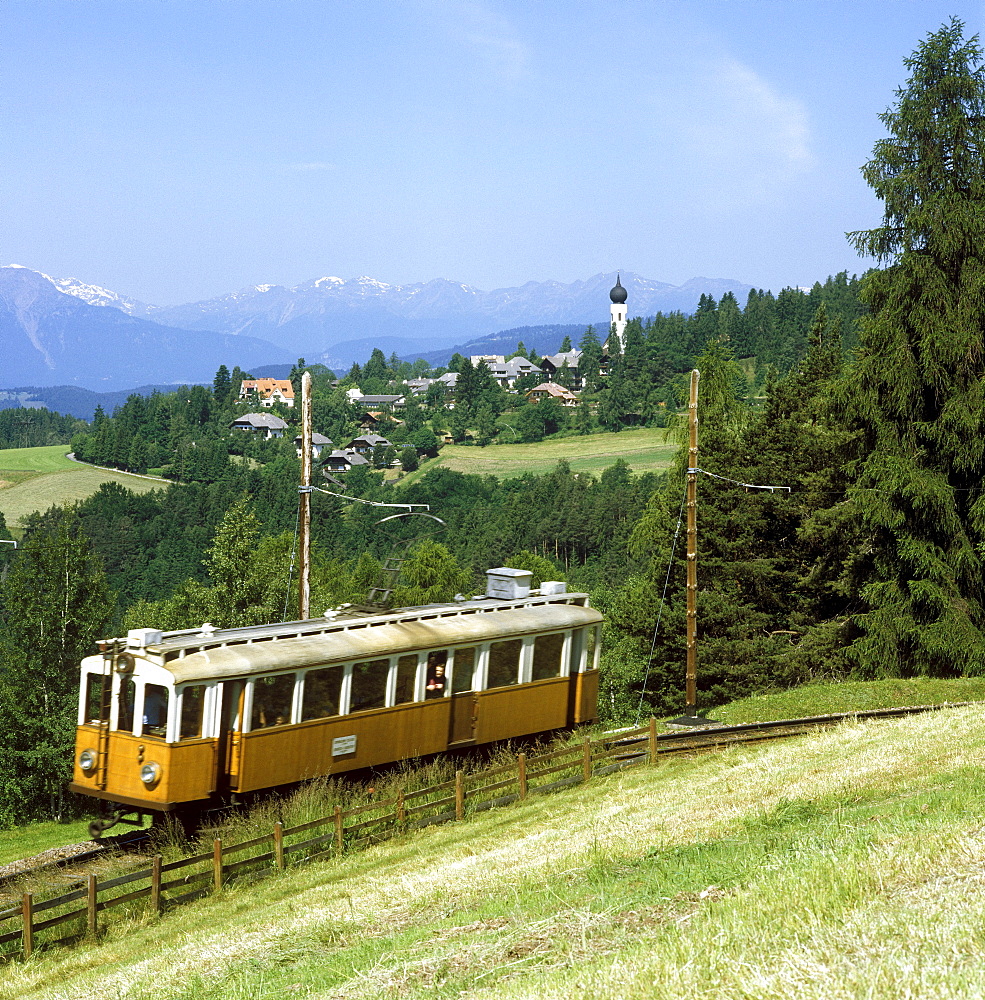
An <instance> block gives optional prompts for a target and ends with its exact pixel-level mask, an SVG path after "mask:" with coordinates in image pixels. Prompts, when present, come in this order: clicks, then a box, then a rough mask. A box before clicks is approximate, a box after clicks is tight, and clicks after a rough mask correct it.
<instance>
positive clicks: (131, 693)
mask: <svg viewBox="0 0 985 1000" xmlns="http://www.w3.org/2000/svg"><path fill="white" fill-rule="evenodd" d="M119 699H120V706H119V707H120V711H119V714H118V715H117V719H116V728H117V729H119V730H120V732H124V733H132V732H133V706H134V702H135V701H136V700H137V685H136V684H134V682H133V678H132V677H124V678H123V679H122V680H121V681H120V694H119Z"/></svg>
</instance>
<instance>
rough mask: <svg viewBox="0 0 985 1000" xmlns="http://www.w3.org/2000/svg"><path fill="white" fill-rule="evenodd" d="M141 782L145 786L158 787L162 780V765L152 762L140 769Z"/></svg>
mask: <svg viewBox="0 0 985 1000" xmlns="http://www.w3.org/2000/svg"><path fill="white" fill-rule="evenodd" d="M140 780H141V781H142V782H143V783H144V784H145V785H148V786H150V785H156V784H157V783H158V782H159V781H160V780H161V765H160V764H155V763H154V762H153V761H151V762H150V763H148V764H144V765H143V766H142V767H141V768H140Z"/></svg>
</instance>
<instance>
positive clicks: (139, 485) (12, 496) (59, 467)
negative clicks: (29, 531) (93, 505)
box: [0, 445, 162, 527]
mask: <svg viewBox="0 0 985 1000" xmlns="http://www.w3.org/2000/svg"><path fill="white" fill-rule="evenodd" d="M66 451H67V448H66V446H65V445H52V446H51V447H48V448H4V449H0V513H2V514H3V516H4V518H5V520H6V522H7V524H8V526H11V527H13V526H15V525H16V524H17V522H18V521H19V520H20V518H22V517H24V516H26V515H27V514H30V513H32V512H34V511H38V510H47V509H48V508H49V507H51V506H52V505H53V504H58V505H61V504H66V503H74V502H75V501H77V500H84V499H85V498H86V497H88V496H91V495H92V494H93V493H95V492H96V490H98V489H99V487H100V486H102V484H103V483H120V484H122V485H123V486H126V487H127V489H131V490H133V491H134V492H135V493H146V492H147V491H148V490H152V489H159V488H160V487H161V485H162V484H161V483H158V482H154V481H153V480H150V479H142V478H141V477H139V476H130V475H127V474H126V473H125V472H103V471H102V470H101V469H94V468H92V467H91V466H87V465H81V464H79V463H76V462H71V461H69V460H68V459H67V458H66V457H65V453H66Z"/></svg>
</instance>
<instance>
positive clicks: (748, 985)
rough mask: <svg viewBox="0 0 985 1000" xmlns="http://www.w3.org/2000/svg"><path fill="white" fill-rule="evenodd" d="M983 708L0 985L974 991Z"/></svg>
mask: <svg viewBox="0 0 985 1000" xmlns="http://www.w3.org/2000/svg"><path fill="white" fill-rule="evenodd" d="M980 718H981V709H980V707H977V706H974V707H969V708H961V709H951V710H947V711H946V712H945V713H943V714H941V715H936V714H934V715H927V716H918V717H914V718H911V719H903V720H895V721H891V722H882V723H868V724H847V725H843V726H841V727H839V728H838V729H836V730H829V731H825V732H823V733H820V734H818V735H816V736H810V737H802V738H798V739H796V740H789V741H785V742H781V743H778V744H775V745H767V746H760V747H753V746H751V747H745V748H738V749H734V750H730V751H726V752H724V753H718V754H707V755H700V756H697V757H694V758H692V759H689V760H684V759H678V760H673V761H671V762H669V763H665V764H662V765H661V766H659V767H657V768H655V769H651V768H649V767H644V768H639V769H636V770H634V771H630V772H625V773H623V774H621V775H617V776H613V777H610V778H607V779H596V780H594V781H593V782H592V783H591V784H590V785H588V786H586V787H583V788H578V789H573V790H570V791H568V792H564V793H561V794H558V795H554V796H550V797H547V798H544V799H535V800H534V801H533V802H531V803H528V804H527V805H524V806H515V807H509V808H507V809H503V810H498V811H494V812H491V813H485V814H482V815H479V816H475V817H472V818H471V819H469V820H468V821H467V822H466V823H464V824H460V825H449V826H446V827H442V828H436V829H434V830H430V831H426V832H422V833H419V834H416V835H413V836H409V837H406V838H404V839H403V840H398V841H393V842H390V843H386V844H382V845H379V846H378V847H376V848H373V849H371V850H368V851H364V852H361V853H355V854H352V855H349V856H346V857H343V858H342V859H339V860H335V861H331V862H328V863H326V864H323V865H315V866H311V867H308V868H304V869H299V870H297V871H293V872H289V873H288V874H286V875H283V876H279V877H275V878H272V879H269V880H266V881H264V882H261V883H258V884H256V885H252V886H241V887H235V888H231V889H227V890H226V891H225V893H224V895H223V897H222V898H220V899H218V900H205V901H202V902H200V903H197V904H193V905H191V906H187V907H184V908H181V909H179V910H177V911H174V912H173V913H171V914H169V915H167V916H165V917H164V918H162V919H161V920H150V919H148V920H147V921H145V923H144V924H143V925H136V926H134V925H131V926H129V927H126V928H122V927H118V928H116V929H111V930H110V931H109V933H108V934H107V935H106V937H105V939H104V940H103V941H102V942H101V944H100V945H99V946H97V947H93V948H81V949H78V950H76V951H74V952H64V951H63V952H56V953H53V954H51V955H48V956H44V957H41V958H40V959H39V960H36V961H33V962H32V963H29V964H27V965H26V966H18V965H15V966H12V967H11V968H10V969H9V970H7V972H6V974H5V980H4V983H3V985H2V986H0V996H2V997H11V998H13V997H25V996H44V997H94V998H95V997H99V998H103V997H107V996H112V997H128V998H132V1000H143V998H147V1000H150V998H151V997H153V998H155V1000H177V998H183V1000H185V998H187V1000H191V998H196V1000H198V998H200V997H209V998H227V997H228V998H247V997H250V998H254V997H255V998H261V997H264V998H266V997H278V996H320V997H348V998H361V997H366V998H370V997H371V998H374V1000H375V998H377V997H391V996H392V997H397V996H400V997H410V998H414V997H497V998H499V997H506V998H521V997H523V998H527V997H529V998H534V997H536V998H543V997H548V998H553V997H558V998H560V997H565V998H567V997H579V998H580V997H586V998H587V997H591V998H593V1000H625V998H635V997H661V998H662V997H667V998H671V997H673V998H675V1000H676V998H678V997H680V996H682V995H687V996H706V997H716V998H726V1000H728V998H757V1000H763V998H766V1000H768V998H777V1000H779V998H783V1000H788V998H794V1000H799V998H804V1000H806V998H815V997H819V996H824V997H825V998H843V997H844V998H848V997H863V996H878V997H880V998H884V997H901V998H902V997H928V998H930V997H934V998H939V997H959V996H960V997H972V996H981V995H983V994H985V962H983V958H985V940H983V936H982V934H981V933H980V928H981V927H982V926H983V923H985V875H983V872H985V868H983V865H982V861H981V858H982V856H983V853H985V832H983V830H985V802H983V801H982V798H981V795H980V783H981V782H980V774H981V767H982V765H983V764H985V730H983V727H982V726H981V722H980Z"/></svg>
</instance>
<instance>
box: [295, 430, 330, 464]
mask: <svg viewBox="0 0 985 1000" xmlns="http://www.w3.org/2000/svg"><path fill="white" fill-rule="evenodd" d="M331 444H332V442H331V440H330V439H329V438H327V437H325V435H324V434H318V433H314V434H312V435H311V460H312V461H313V462H316V461H318V459H319V458H320V457H321V453H322V452H323V451H324V450H325V449H326V448H328V447H330V446H331ZM294 447H295V448H296V449H297V453H298V458H301V457H302V449H301V435H300V434H299V435H298V436H297V437H296V438H295V439H294Z"/></svg>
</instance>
